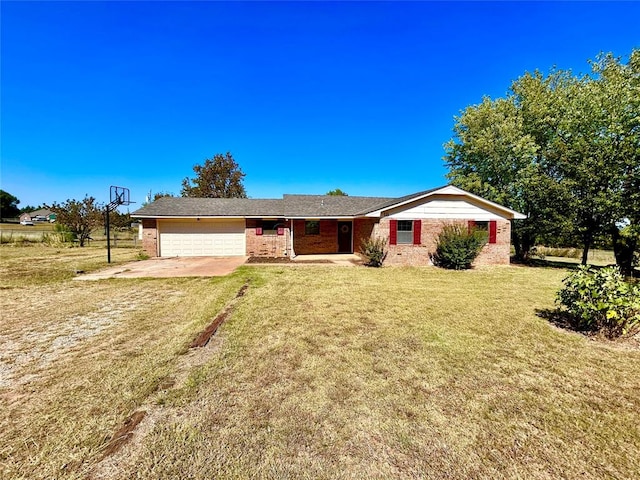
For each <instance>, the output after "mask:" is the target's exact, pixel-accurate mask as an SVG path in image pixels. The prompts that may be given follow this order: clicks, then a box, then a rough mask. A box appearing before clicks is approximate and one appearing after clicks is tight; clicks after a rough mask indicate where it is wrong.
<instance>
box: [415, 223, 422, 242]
mask: <svg viewBox="0 0 640 480" xmlns="http://www.w3.org/2000/svg"><path fill="white" fill-rule="evenodd" d="M421 227H422V221H421V220H414V221H413V244H414V245H420V243H421V242H420V233H421V230H422V228H421Z"/></svg>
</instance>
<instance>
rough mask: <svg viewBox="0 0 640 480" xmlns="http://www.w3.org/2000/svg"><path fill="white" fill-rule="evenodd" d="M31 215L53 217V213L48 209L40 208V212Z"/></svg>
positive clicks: (35, 211)
mask: <svg viewBox="0 0 640 480" xmlns="http://www.w3.org/2000/svg"><path fill="white" fill-rule="evenodd" d="M29 215H31V216H32V217H48V216H49V215H53V212H52V211H51V210H48V209H46V208H39V209H38V210H34V211H33V212H29Z"/></svg>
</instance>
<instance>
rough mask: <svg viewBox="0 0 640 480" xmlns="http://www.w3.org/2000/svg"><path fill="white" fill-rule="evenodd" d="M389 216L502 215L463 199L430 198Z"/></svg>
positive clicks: (488, 217)
mask: <svg viewBox="0 0 640 480" xmlns="http://www.w3.org/2000/svg"><path fill="white" fill-rule="evenodd" d="M389 216H390V217H391V218H397V219H399V220H402V219H408V220H410V219H418V218H435V219H469V220H478V221H483V220H500V219H502V218H504V217H501V216H499V215H496V214H495V213H493V212H490V211H488V210H485V209H483V208H480V207H477V206H476V205H473V204H471V203H469V202H467V201H464V200H432V201H430V202H426V203H423V204H421V205H416V206H414V207H411V208H408V209H406V210H403V211H401V212H396V213H394V214H392V215H389Z"/></svg>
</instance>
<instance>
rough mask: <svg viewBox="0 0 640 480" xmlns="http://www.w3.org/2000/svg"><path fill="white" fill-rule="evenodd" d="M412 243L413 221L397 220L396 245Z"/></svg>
mask: <svg viewBox="0 0 640 480" xmlns="http://www.w3.org/2000/svg"><path fill="white" fill-rule="evenodd" d="M402 243H408V244H412V243H413V220H398V244H402Z"/></svg>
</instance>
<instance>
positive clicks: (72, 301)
mask: <svg viewBox="0 0 640 480" xmlns="http://www.w3.org/2000/svg"><path fill="white" fill-rule="evenodd" d="M66 253H67V252H62V254H61V255H64V254H66ZM60 261H62V260H60ZM3 262H4V257H3ZM564 275H565V271H563V270H560V269H548V268H526V267H504V268H483V269H477V270H473V271H467V272H451V271H443V270H439V269H435V268H383V269H368V268H364V267H354V268H341V267H335V266H317V267H316V266H304V267H296V266H291V267H288V266H287V267H282V268H280V267H269V268H265V267H243V268H241V269H239V270H238V271H237V272H236V273H235V274H233V275H231V276H229V277H225V278H222V279H202V278H194V279H169V280H136V281H134V280H107V281H100V282H70V281H68V280H66V279H60V280H58V281H56V282H51V283H48V284H45V285H42V284H40V283H38V282H36V283H35V284H33V285H29V284H28V283H26V282H25V283H23V284H22V285H21V286H19V287H16V288H15V289H13V290H2V291H0V294H2V297H0V298H1V299H2V305H0V306H1V307H2V308H3V312H9V314H8V315H5V314H4V313H3V317H2V324H1V325H0V332H1V333H0V335H2V336H0V341H4V342H5V349H6V345H13V346H12V348H13V349H16V348H18V346H22V349H23V350H24V351H25V352H33V351H36V352H38V351H41V350H43V349H44V350H45V353H47V352H49V353H50V350H46V348H49V347H50V343H51V341H53V337H52V338H51V339H50V341H49V343H47V342H45V341H44V340H43V338H42V336H46V335H47V334H49V333H50V332H52V331H57V332H58V333H57V337H55V338H58V339H59V338H64V334H65V331H64V326H65V325H67V326H73V325H77V324H78V323H82V322H81V320H82V317H83V316H84V317H89V318H93V319H94V320H93V322H94V323H98V324H99V323H100V322H99V321H98V320H97V319H100V318H102V317H104V316H105V315H107V316H108V315H111V317H109V318H112V320H113V323H112V324H109V325H106V326H105V327H104V329H103V330H102V331H99V332H95V333H94V334H91V335H87V336H86V338H82V339H80V340H77V341H76V343H75V344H73V345H71V346H70V347H69V348H66V349H64V348H63V349H61V350H60V351H59V352H58V353H57V354H56V355H53V356H52V357H51V358H49V360H48V362H49V363H46V362H43V361H42V359H43V358H45V359H46V358H47V357H46V355H43V356H41V357H38V358H39V359H40V360H38V361H35V362H34V363H33V365H31V364H20V365H14V367H13V368H14V370H16V371H17V370H19V372H20V373H21V375H23V376H28V375H32V377H31V378H32V379H31V380H30V381H29V382H28V383H17V384H16V385H9V386H5V387H0V402H1V403H0V406H1V407H2V410H1V411H2V412H3V414H2V415H3V418H2V423H1V424H0V428H1V429H2V431H3V436H2V439H1V440H0V462H1V463H0V465H1V468H2V470H0V472H2V474H1V475H2V477H3V478H85V477H86V476H87V475H90V474H93V476H94V478H139V479H160V478H196V479H205V478H274V479H276V478H277V479H280V478H534V479H543V478H544V479H551V478H585V479H596V478H628V479H631V478H637V473H638V472H639V471H640V457H638V455H637V452H638V451H639V450H640V427H639V424H638V416H637V415H638V411H640V350H638V349H637V348H636V347H634V346H633V345H631V344H619V343H603V342H599V341H594V340H590V339H587V338H585V337H583V336H581V335H578V334H576V333H571V332H565V331H562V330H559V329H557V328H555V327H553V326H552V325H550V324H548V323H547V322H546V321H545V320H543V319H542V318H540V317H538V316H536V311H537V310H540V309H548V308H552V307H553V298H554V294H555V291H556V290H557V289H558V288H559V286H560V280H561V278H562V277H563V276H564ZM247 279H250V288H249V290H248V291H247V293H246V295H245V296H244V297H242V298H241V299H239V300H238V303H237V308H236V310H235V311H234V313H233V314H232V315H231V317H230V318H229V319H228V320H227V321H226V322H225V323H224V324H223V326H222V327H221V329H220V330H219V332H218V334H217V335H216V337H215V338H214V341H213V343H212V345H210V346H208V347H206V348H205V349H202V350H200V351H199V352H197V353H196V354H193V353H189V354H187V355H183V353H184V352H185V345H187V344H188V342H189V340H191V339H192V338H193V336H194V335H195V334H196V333H197V331H199V330H200V329H201V328H202V327H203V326H204V325H206V324H207V323H208V322H209V321H211V320H212V318H213V317H214V316H215V315H216V313H217V312H219V311H220V310H221V309H222V307H223V306H224V305H225V304H227V303H228V302H229V301H231V299H232V298H233V296H234V294H235V292H236V291H237V290H238V288H239V287H240V285H242V283H244V282H245V281H246V280H247ZM25 295H26V296H28V297H31V296H33V295H37V296H38V298H40V299H41V301H43V302H45V305H44V306H43V308H38V307H37V306H32V307H25V306H24V304H23V303H21V302H20V298H24V296H25ZM79 318H80V320H79ZM85 323H86V322H85ZM77 328H78V327H76V329H77ZM84 328H86V326H85V327H84ZM38 335H40V336H38ZM7 339H8V340H9V341H7ZM45 347H46V348H45ZM193 355H196V356H197V358H198V361H197V362H196V361H194V357H193ZM0 359H2V360H3V361H6V359H5V358H4V357H0ZM1 365H2V363H1V362H0V366H1ZM181 376H186V377H187V378H186V380H183V381H176V385H175V386H174V387H173V388H169V389H168V390H167V391H166V392H165V391H154V390H155V389H156V387H157V386H158V385H159V384H161V383H162V382H163V380H164V379H166V378H174V379H179V378H180V377H181ZM22 378H24V377H22ZM141 408H142V409H144V410H146V411H147V412H148V416H147V420H145V421H143V424H141V425H140V427H139V432H138V434H137V436H134V443H133V444H132V445H130V446H128V447H125V450H124V451H123V452H121V453H118V454H116V455H115V456H114V457H112V458H111V459H109V460H107V461H104V462H102V463H100V464H98V460H99V459H100V451H101V448H102V447H103V446H104V444H105V443H106V442H107V440H108V438H109V436H110V434H111V433H113V432H114V431H115V430H117V428H118V427H119V426H120V425H121V424H122V422H123V421H124V419H125V418H126V417H127V416H128V415H130V414H131V413H132V412H133V411H134V410H136V409H141Z"/></svg>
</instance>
